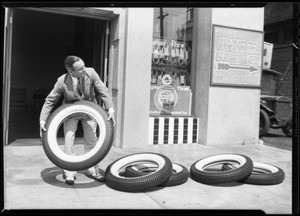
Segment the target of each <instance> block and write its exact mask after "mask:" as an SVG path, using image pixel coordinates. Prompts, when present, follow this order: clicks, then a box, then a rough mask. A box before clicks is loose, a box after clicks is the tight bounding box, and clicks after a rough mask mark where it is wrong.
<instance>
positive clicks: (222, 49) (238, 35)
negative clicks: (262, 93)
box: [210, 25, 264, 88]
mask: <svg viewBox="0 0 300 216" xmlns="http://www.w3.org/2000/svg"><path fill="white" fill-rule="evenodd" d="M263 42H264V34H263V31H254V30H247V29H240V28H232V27H228V26H220V25H213V35H212V61H211V62H212V65H211V77H210V84H211V85H213V86H236V87H250V88H260V87H261V74H262V57H263Z"/></svg>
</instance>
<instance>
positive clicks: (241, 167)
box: [190, 154, 253, 184]
mask: <svg viewBox="0 0 300 216" xmlns="http://www.w3.org/2000/svg"><path fill="white" fill-rule="evenodd" d="M227 162H235V163H237V164H238V166H237V167H236V168H235V169H231V170H225V171H224V170H223V171H222V170H221V169H219V170H215V171H207V170H206V169H207V168H209V167H210V166H215V165H222V164H224V163H227ZM252 169H253V162H252V160H251V159H250V158H249V157H247V156H244V155H239V154H219V155H213V156H209V157H205V158H202V159H200V160H198V161H196V162H194V163H193V164H192V166H191V168H190V173H191V177H192V178H193V179H194V180H195V181H198V182H201V183H204V184H222V183H229V182H235V181H239V180H241V179H243V178H246V177H247V176H249V175H250V174H251V172H252Z"/></svg>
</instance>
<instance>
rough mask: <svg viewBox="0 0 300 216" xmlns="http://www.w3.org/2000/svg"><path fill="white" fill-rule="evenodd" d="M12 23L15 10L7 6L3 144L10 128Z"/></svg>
mask: <svg viewBox="0 0 300 216" xmlns="http://www.w3.org/2000/svg"><path fill="white" fill-rule="evenodd" d="M12 25H13V10H12V9H10V8H5V29H4V31H5V34H4V55H3V63H4V64H3V83H2V86H3V89H2V90H3V91H2V106H3V107H2V108H3V113H2V115H3V145H7V144H8V128H9V98H10V74H11V47H12Z"/></svg>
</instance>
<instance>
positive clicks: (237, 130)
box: [206, 8, 264, 145]
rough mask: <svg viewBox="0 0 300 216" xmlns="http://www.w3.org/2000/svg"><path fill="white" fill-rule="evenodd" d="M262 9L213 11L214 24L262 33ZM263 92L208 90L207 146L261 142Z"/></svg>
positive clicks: (246, 89)
mask: <svg viewBox="0 0 300 216" xmlns="http://www.w3.org/2000/svg"><path fill="white" fill-rule="evenodd" d="M263 21H264V10H263V8H213V9H212V24H218V25H224V26H230V27H237V28H243V29H249V30H258V31H263ZM259 98H260V89H251V88H237V87H216V86H210V88H209V101H208V124H207V127H208V129H207V140H206V144H207V145H232V144H256V143H258V142H259V139H258V136H259V101H260V100H259Z"/></svg>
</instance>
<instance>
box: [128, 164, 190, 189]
mask: <svg viewBox="0 0 300 216" xmlns="http://www.w3.org/2000/svg"><path fill="white" fill-rule="evenodd" d="M156 169H157V165H156V164H151V163H147V162H143V163H140V164H137V165H134V166H129V167H126V170H125V176H127V177H137V176H144V175H147V174H149V173H151V172H154V171H155V170H156ZM188 177H189V171H188V169H187V168H186V167H185V166H183V165H180V164H177V163H172V175H171V177H170V179H168V181H166V182H164V183H163V184H161V185H159V186H163V187H164V186H166V187H168V186H176V185H180V184H183V183H185V182H186V181H187V180H188Z"/></svg>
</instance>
